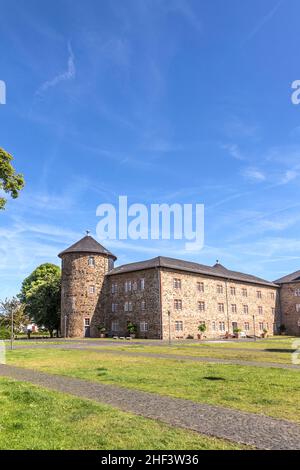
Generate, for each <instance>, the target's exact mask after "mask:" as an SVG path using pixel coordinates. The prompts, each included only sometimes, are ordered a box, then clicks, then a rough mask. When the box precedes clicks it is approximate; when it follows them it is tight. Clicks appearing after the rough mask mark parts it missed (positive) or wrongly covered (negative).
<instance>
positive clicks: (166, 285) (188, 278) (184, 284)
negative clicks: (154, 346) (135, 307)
mask: <svg viewBox="0 0 300 470" xmlns="http://www.w3.org/2000/svg"><path fill="white" fill-rule="evenodd" d="M174 278H176V279H180V281H181V288H174V285H173V280H174ZM161 279H162V281H161V286H162V287H161V295H162V324H163V338H164V339H167V338H168V337H169V316H168V311H169V312H170V330H171V338H173V339H174V338H186V337H187V336H189V335H191V336H193V337H194V338H197V334H198V333H199V331H198V325H199V323H200V322H205V324H206V327H207V330H206V332H205V336H206V337H219V336H221V335H224V332H223V331H220V330H219V323H220V322H224V323H225V330H226V331H229V333H232V332H233V325H232V323H233V322H235V323H236V324H237V325H234V326H236V327H238V328H240V329H242V330H243V331H245V323H248V324H249V330H248V331H246V333H247V334H249V335H253V333H254V321H255V330H256V331H255V333H256V335H260V334H261V333H262V325H261V324H263V328H266V329H268V332H269V334H271V335H272V334H273V328H274V323H275V322H276V319H275V312H274V310H272V309H276V303H277V302H278V297H277V296H278V293H277V289H276V288H273V287H266V286H264V285H258V284H257V285H256V284H247V283H242V282H226V281H225V280H224V279H221V278H220V279H218V278H210V277H208V276H203V275H196V274H189V273H183V272H182V271H178V272H176V271H168V270H164V269H162V271H161ZM198 282H203V284H204V292H200V291H199V290H198V286H197V283H198ZM217 285H220V286H222V289H223V293H218V292H217ZM231 287H232V288H235V295H233V293H232V291H231ZM243 288H245V289H247V297H245V296H243V294H242V289H243ZM257 291H261V296H262V298H258V297H257ZM272 293H273V294H272ZM272 295H273V296H274V298H272ZM176 299H178V300H181V301H182V310H176V309H175V308H174V300H176ZM198 302H205V310H204V311H200V310H199V309H198ZM219 303H220V304H223V305H224V312H220V311H219V307H218V304H219ZM232 305H236V312H233V311H232V308H233V307H232ZM244 305H248V313H244V310H243V306H244ZM258 307H262V309H263V310H262V313H258V312H259V310H258ZM253 315H254V316H255V320H254V321H253ZM176 321H182V322H183V331H176V330H175V324H176ZM213 322H215V327H216V329H215V330H214V329H213Z"/></svg>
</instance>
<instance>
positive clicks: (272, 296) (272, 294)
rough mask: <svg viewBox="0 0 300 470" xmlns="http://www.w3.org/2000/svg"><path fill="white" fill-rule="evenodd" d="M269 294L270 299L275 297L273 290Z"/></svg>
mask: <svg viewBox="0 0 300 470" xmlns="http://www.w3.org/2000/svg"><path fill="white" fill-rule="evenodd" d="M270 295H271V299H272V300H274V299H275V292H271V293H270Z"/></svg>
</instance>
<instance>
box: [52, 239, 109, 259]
mask: <svg viewBox="0 0 300 470" xmlns="http://www.w3.org/2000/svg"><path fill="white" fill-rule="evenodd" d="M67 253H91V254H101V255H106V256H109V257H111V258H113V259H114V260H116V259H117V257H116V256H115V255H113V254H112V253H111V252H110V251H108V250H107V249H106V248H104V246H102V245H101V244H100V243H99V242H97V240H95V239H94V238H93V237H91V236H90V235H86V236H85V237H83V238H82V239H81V240H79V241H78V242H76V243H74V245H71V246H70V247H69V248H67V249H66V250H64V251H62V252H61V253H59V255H58V256H59V257H60V258H62V256H63V255H66V254H67Z"/></svg>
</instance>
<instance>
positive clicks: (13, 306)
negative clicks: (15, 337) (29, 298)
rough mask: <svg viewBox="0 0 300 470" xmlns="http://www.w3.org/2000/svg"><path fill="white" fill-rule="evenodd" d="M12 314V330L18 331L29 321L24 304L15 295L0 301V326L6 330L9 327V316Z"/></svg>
mask: <svg viewBox="0 0 300 470" xmlns="http://www.w3.org/2000/svg"><path fill="white" fill-rule="evenodd" d="M12 314H13V319H14V331H15V332H17V333H20V332H21V331H22V329H23V327H24V326H26V325H27V324H28V322H29V318H28V316H27V315H26V313H25V305H24V304H22V303H21V302H20V300H19V299H18V298H17V297H12V298H10V299H5V300H1V301H0V326H1V327H2V328H4V329H7V330H8V331H9V330H10V328H11V317H12Z"/></svg>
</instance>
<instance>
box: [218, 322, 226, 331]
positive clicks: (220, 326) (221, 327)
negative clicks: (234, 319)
mask: <svg viewBox="0 0 300 470" xmlns="http://www.w3.org/2000/svg"><path fill="white" fill-rule="evenodd" d="M219 331H225V322H224V321H219Z"/></svg>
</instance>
